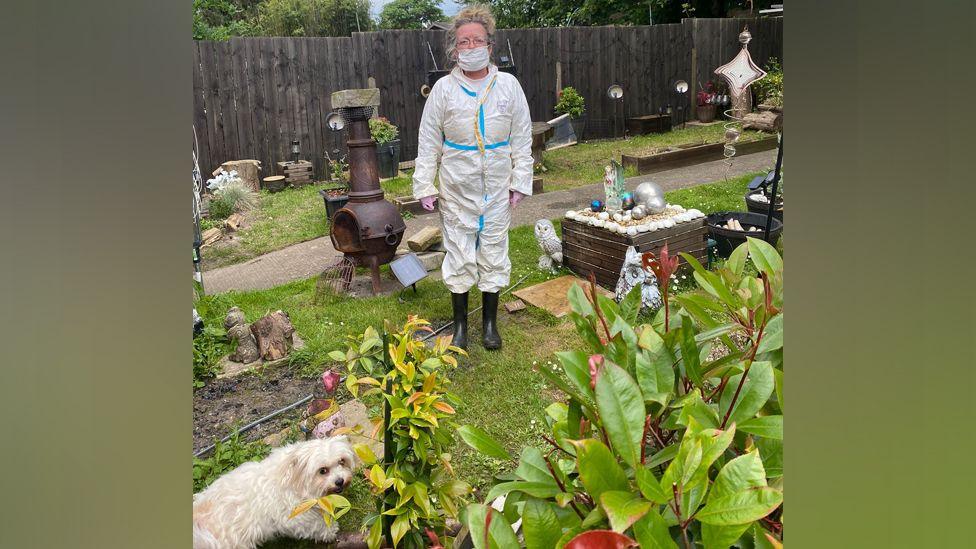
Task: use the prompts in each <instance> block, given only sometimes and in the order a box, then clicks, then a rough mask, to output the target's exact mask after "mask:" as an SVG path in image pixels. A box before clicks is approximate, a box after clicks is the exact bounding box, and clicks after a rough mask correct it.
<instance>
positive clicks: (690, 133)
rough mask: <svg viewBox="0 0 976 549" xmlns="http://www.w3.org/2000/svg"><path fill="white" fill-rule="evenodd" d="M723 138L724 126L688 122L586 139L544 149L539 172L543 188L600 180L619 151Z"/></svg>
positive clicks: (749, 134) (750, 134)
mask: <svg viewBox="0 0 976 549" xmlns="http://www.w3.org/2000/svg"><path fill="white" fill-rule="evenodd" d="M767 135H768V134H765V133H763V132H758V131H752V130H745V131H744V132H742V137H740V141H752V140H755V139H760V138H762V137H765V136H767ZM724 139H725V126H724V125H723V124H712V125H710V126H688V127H686V128H685V129H683V130H682V129H677V130H672V131H670V132H667V133H654V134H648V135H638V136H634V137H630V138H627V139H617V140H601V141H588V142H584V143H580V144H578V145H573V146H572V147H565V148H562V149H556V150H554V151H547V152H545V153H543V155H542V163H543V165H544V166H545V167H546V169H547V170H548V171H547V172H545V173H543V174H542V177H544V178H545V180H546V189H547V190H562V189H571V188H574V187H580V186H582V185H590V184H593V183H599V182H601V181H603V167H604V166H606V165H607V163H608V162H609V161H610V159H611V158H616V159H618V160H619V159H620V155H621V154H651V153H654V152H660V151H661V150H664V149H666V148H667V147H673V146H677V145H685V144H695V145H704V144H706V143H719V142H721V141H723V140H724ZM624 175H625V176H626V177H633V176H636V175H637V171H636V169H633V168H630V169H628V170H627V171H625V172H624Z"/></svg>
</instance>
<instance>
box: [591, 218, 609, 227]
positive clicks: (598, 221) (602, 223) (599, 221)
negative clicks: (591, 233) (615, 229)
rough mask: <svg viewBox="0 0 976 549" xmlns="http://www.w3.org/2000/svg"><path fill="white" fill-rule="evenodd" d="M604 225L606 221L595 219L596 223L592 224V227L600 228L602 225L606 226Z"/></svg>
mask: <svg viewBox="0 0 976 549" xmlns="http://www.w3.org/2000/svg"><path fill="white" fill-rule="evenodd" d="M606 224H607V222H606V221H604V220H602V219H597V220H596V221H595V222H594V223H593V226H594V227H602V226H604V225H606Z"/></svg>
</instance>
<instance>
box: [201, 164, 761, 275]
mask: <svg viewBox="0 0 976 549" xmlns="http://www.w3.org/2000/svg"><path fill="white" fill-rule="evenodd" d="M775 163H776V151H775V150H771V151H763V152H759V153H755V154H749V155H745V156H741V157H736V159H735V163H734V164H733V165H732V170H731V171H730V172H728V176H729V177H736V176H739V175H742V174H744V173H749V172H754V171H760V170H765V169H770V168H772V167H773V165H774V164H775ZM727 168H728V162H727V161H725V160H716V161H712V162H705V163H702V164H696V165H694V166H687V167H683V168H675V169H672V170H667V171H662V172H658V173H654V174H649V175H641V176H637V177H631V178H628V179H627V188H628V189H630V190H633V189H634V188H635V187H636V186H637V185H638V184H640V183H642V182H644V181H649V180H650V181H654V182H655V183H657V184H658V185H660V186H661V188H662V189H664V191H665V192H667V191H672V190H675V189H683V188H687V187H694V186H696V185H701V184H703V183H708V182H712V181H716V180H720V179H724V178H725V176H726V172H727ZM602 185H603V184H602V183H595V184H592V185H586V186H584V187H577V188H575V189H569V190H565V191H553V192H547V193H543V194H540V195H538V196H530V197H527V198H526V199H525V200H523V201H522V203H521V204H520V205H519V207H518V208H517V209H516V210H515V215H514V217H513V226H521V225H534V224H535V222H536V221H537V220H539V219H543V218H545V219H554V218H558V217H561V216H562V215H563V214H564V213H565V212H566V210H569V209H575V208H581V207H583V205H585V204H588V203H589V201H590V200H591V199H592V198H593V197H594V196H599V195H601V194H602V193H603V187H602ZM439 222H440V216H438V215H436V214H434V215H421V216H417V217H414V218H413V219H408V220H407V222H406V223H407V231H406V234H405V235H404V240H406V238H407V237H409V236H410V235H412V234H413V233H415V232H416V231H418V230H420V229H421V228H423V227H426V226H429V225H436V224H438V223H439ZM338 256H339V253H338V252H336V251H335V249H334V248H333V247H332V241H331V240H330V239H329V237H328V236H323V237H320V238H316V239H313V240H308V241H306V242H301V243H299V244H294V245H291V246H288V247H287V248H282V249H280V250H276V251H273V252H270V253H267V254H265V255H262V256H259V257H255V258H254V259H251V260H249V261H246V262H244V263H239V264H237V265H228V266H226V267H220V268H218V269H213V270H210V271H205V272H204V273H203V283H204V287H205V288H206V291H207V293H208V294H217V293H222V292H227V291H230V290H262V289H266V288H273V287H275V286H279V285H281V284H285V283H287V282H291V281H294V280H302V279H305V278H309V277H311V276H315V275H318V274H319V273H321V272H322V271H324V270H325V269H326V268H327V267H328V266H330V265H332V264H333V263H335V260H336V258H337V257H338Z"/></svg>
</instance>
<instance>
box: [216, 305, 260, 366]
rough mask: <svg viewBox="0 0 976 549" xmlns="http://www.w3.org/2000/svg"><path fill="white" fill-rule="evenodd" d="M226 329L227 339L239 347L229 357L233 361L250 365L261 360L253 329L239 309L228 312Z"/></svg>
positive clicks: (225, 322) (225, 323)
mask: <svg viewBox="0 0 976 549" xmlns="http://www.w3.org/2000/svg"><path fill="white" fill-rule="evenodd" d="M224 328H226V329H227V339H228V340H230V341H231V343H236V345H237V347H236V348H235V349H234V352H233V353H231V355H230V357H229V358H230V359H231V360H233V361H234V362H241V363H244V364H248V363H250V362H254V361H255V360H257V359H258V358H260V356H261V355H260V354H259V353H258V343H257V341H255V339H254V334H252V333H251V328H250V327H249V326H248V325H247V321H246V320H245V318H244V313H243V312H241V310H240V309H239V308H237V307H231V308H230V310H229V311H227V317H226V318H225V319H224Z"/></svg>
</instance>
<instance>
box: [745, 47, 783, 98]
mask: <svg viewBox="0 0 976 549" xmlns="http://www.w3.org/2000/svg"><path fill="white" fill-rule="evenodd" d="M764 69H765V71H766V76H765V78H763V79H762V80H760V81H758V82H756V83H755V84H753V85H752V86H753V90H754V91H755V92H756V99H757V100H758V101H759V104H763V103H766V104H770V105H776V106H779V107H782V106H783V68H782V67H781V66H780V64H779V60H778V59H776V58H775V57H770V58H769V61H768V62H767V63H766V66H765V67H764Z"/></svg>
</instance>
